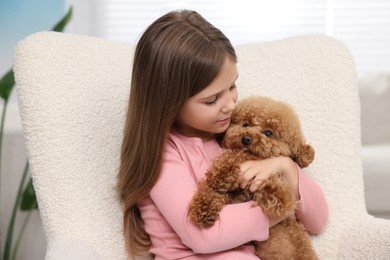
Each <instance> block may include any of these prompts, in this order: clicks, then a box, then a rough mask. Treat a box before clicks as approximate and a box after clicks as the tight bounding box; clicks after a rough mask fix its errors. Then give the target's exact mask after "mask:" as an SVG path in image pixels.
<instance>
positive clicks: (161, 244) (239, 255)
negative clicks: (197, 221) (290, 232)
mask: <svg viewBox="0 0 390 260" xmlns="http://www.w3.org/2000/svg"><path fill="white" fill-rule="evenodd" d="M221 152H222V148H221V147H220V146H219V145H218V143H217V142H216V141H215V140H211V141H209V142H206V143H203V142H202V140H201V139H200V138H194V137H186V136H183V135H181V134H179V133H177V132H175V131H172V132H171V133H170V134H169V137H168V142H167V145H166V149H165V154H164V161H163V166H162V172H161V175H160V177H159V179H158V181H157V183H156V184H155V185H154V187H153V188H152V190H151V192H150V194H149V196H147V197H146V198H144V199H143V200H142V201H141V202H140V203H139V204H138V207H139V209H140V212H141V215H142V218H143V220H144V223H145V230H146V231H147V232H148V234H149V235H150V239H151V242H152V246H151V248H150V253H152V254H154V255H155V259H156V260H160V259H186V260H200V259H213V260H217V259H221V260H222V259H223V260H229V259H232V260H233V259H234V260H237V259H240V260H241V259H242V260H244V259H258V258H257V257H256V256H255V255H254V247H253V246H252V245H250V244H248V242H250V241H253V240H256V241H262V240H266V239H267V238H268V233H269V221H268V217H267V216H266V215H265V214H264V213H263V212H262V210H261V208H260V207H258V206H256V207H253V206H252V205H253V203H252V202H245V203H239V204H232V205H226V206H225V207H224V208H223V209H222V211H221V212H220V215H219V219H218V220H217V221H216V222H215V224H214V225H213V226H212V227H211V228H209V229H202V228H198V227H197V226H195V225H194V224H192V222H191V220H190V219H189V218H188V216H187V213H188V205H189V203H190V201H191V199H192V196H193V195H194V193H195V192H196V190H197V183H198V182H199V181H200V180H201V179H203V178H204V177H205V173H206V171H207V169H208V168H209V166H210V165H211V163H212V161H213V159H215V158H216V157H217V156H218V155H220V154H221ZM299 194H300V201H299V205H298V211H297V213H296V215H297V218H298V219H300V221H301V222H302V223H303V224H304V226H305V228H306V229H307V230H308V231H309V232H311V233H319V232H321V231H322V230H323V229H324V227H325V225H326V222H327V220H328V206H327V203H326V200H325V198H324V195H323V193H322V190H321V188H320V187H319V186H318V185H317V184H316V183H315V182H314V181H313V180H311V179H310V178H309V177H308V176H307V175H306V174H304V173H303V172H302V171H301V170H300V169H299Z"/></svg>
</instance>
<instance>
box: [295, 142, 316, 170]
mask: <svg viewBox="0 0 390 260" xmlns="http://www.w3.org/2000/svg"><path fill="white" fill-rule="evenodd" d="M314 154H315V152H314V148H313V147H311V145H308V144H300V145H299V146H298V148H297V152H296V154H295V156H294V157H293V158H292V159H293V160H294V161H295V162H296V163H297V164H298V165H299V167H301V168H305V167H307V166H309V164H310V163H312V162H313V160H314Z"/></svg>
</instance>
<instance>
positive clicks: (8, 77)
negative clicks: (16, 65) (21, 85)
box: [0, 69, 15, 101]
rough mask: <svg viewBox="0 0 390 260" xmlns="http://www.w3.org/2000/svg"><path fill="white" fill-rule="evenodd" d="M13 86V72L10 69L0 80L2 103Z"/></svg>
mask: <svg viewBox="0 0 390 260" xmlns="http://www.w3.org/2000/svg"><path fill="white" fill-rule="evenodd" d="M14 86H15V78H14V72H13V71H12V69H10V70H9V71H8V72H7V73H6V74H5V75H4V76H3V77H2V78H1V79H0V96H1V98H2V99H4V101H7V100H8V98H9V96H10V94H11V91H12V89H13V87H14Z"/></svg>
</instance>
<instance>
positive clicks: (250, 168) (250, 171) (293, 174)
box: [239, 156, 299, 200]
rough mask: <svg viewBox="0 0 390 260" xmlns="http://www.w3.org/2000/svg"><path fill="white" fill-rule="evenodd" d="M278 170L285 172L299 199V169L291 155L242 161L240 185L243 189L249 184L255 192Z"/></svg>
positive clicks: (250, 188)
mask: <svg viewBox="0 0 390 260" xmlns="http://www.w3.org/2000/svg"><path fill="white" fill-rule="evenodd" d="M277 172H284V173H285V176H286V179H287V181H288V182H289V184H290V186H291V188H292V190H293V191H294V194H295V196H296V198H297V200H299V191H298V169H297V165H296V164H295V162H294V161H293V160H292V159H291V158H290V157H285V156H279V157H271V158H268V159H264V160H253V161H246V162H244V163H242V164H241V179H240V183H239V185H240V187H241V188H242V189H244V188H246V187H247V186H248V185H249V190H250V191H251V192H254V191H256V190H257V189H258V188H259V186H260V184H261V183H262V182H263V181H264V180H266V179H268V178H269V177H270V176H271V175H273V174H275V173H277Z"/></svg>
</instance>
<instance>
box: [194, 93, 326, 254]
mask: <svg viewBox="0 0 390 260" xmlns="http://www.w3.org/2000/svg"><path fill="white" fill-rule="evenodd" d="M221 146H222V147H223V148H224V151H223V153H222V154H221V156H220V157H218V158H217V159H216V160H215V161H214V162H213V164H212V166H211V167H210V168H209V170H208V172H207V173H206V178H205V179H204V180H203V181H201V182H200V183H199V184H198V191H197V192H196V193H195V195H194V197H193V199H192V201H191V203H190V205H189V212H188V214H189V217H190V218H191V220H192V221H193V223H194V224H196V225H197V226H199V227H201V228H209V227H211V226H212V225H213V224H214V223H215V221H216V220H217V219H218V215H219V212H220V211H221V209H222V208H223V207H224V206H225V205H226V204H231V203H239V202H245V201H249V200H253V201H254V206H256V205H259V206H260V207H261V208H262V210H263V212H264V213H265V214H266V215H267V216H268V217H269V218H272V219H284V220H282V221H281V222H279V224H277V225H275V226H273V227H272V228H270V233H269V238H268V240H266V241H254V242H253V243H254V244H255V248H256V255H257V256H259V257H260V258H261V259H263V260H268V259H272V260H275V259H283V260H285V259H289V260H291V259H296V260H298V259H299V260H301V259H305V260H308V259H309V260H312V259H318V257H317V255H316V253H315V252H314V250H313V248H312V245H311V241H310V237H309V235H308V233H307V232H306V231H305V228H304V226H303V225H302V224H301V223H300V222H299V220H298V219H296V217H295V211H296V209H297V200H296V198H295V196H294V194H293V192H292V189H291V187H290V186H289V183H288V182H287V180H286V179H285V176H284V173H283V172H278V173H276V174H274V175H272V176H271V177H270V178H268V179H267V180H264V181H263V182H262V184H261V185H260V187H259V189H258V190H257V191H255V192H250V191H249V190H248V189H240V188H239V185H238V181H239V172H240V165H241V163H243V162H244V161H247V160H259V159H266V158H269V157H272V156H274V157H276V156H289V157H290V158H292V159H293V160H294V161H295V162H296V163H297V164H298V165H299V167H301V168H304V167H307V166H308V165H309V164H310V163H311V162H312V161H313V159H314V149H313V148H312V147H311V146H310V145H308V144H306V143H305V139H304V136H303V133H302V130H301V126H300V121H299V119H298V116H297V115H296V113H295V112H294V110H293V109H292V108H291V107H290V106H289V105H287V104H286V103H284V102H280V101H276V100H274V99H271V98H268V97H261V96H252V97H249V98H246V99H244V100H242V101H241V102H239V103H238V104H237V107H236V109H235V110H234V112H233V114H232V120H231V125H230V126H229V128H228V129H227V131H226V133H225V135H224V136H223V137H222V138H221Z"/></svg>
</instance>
